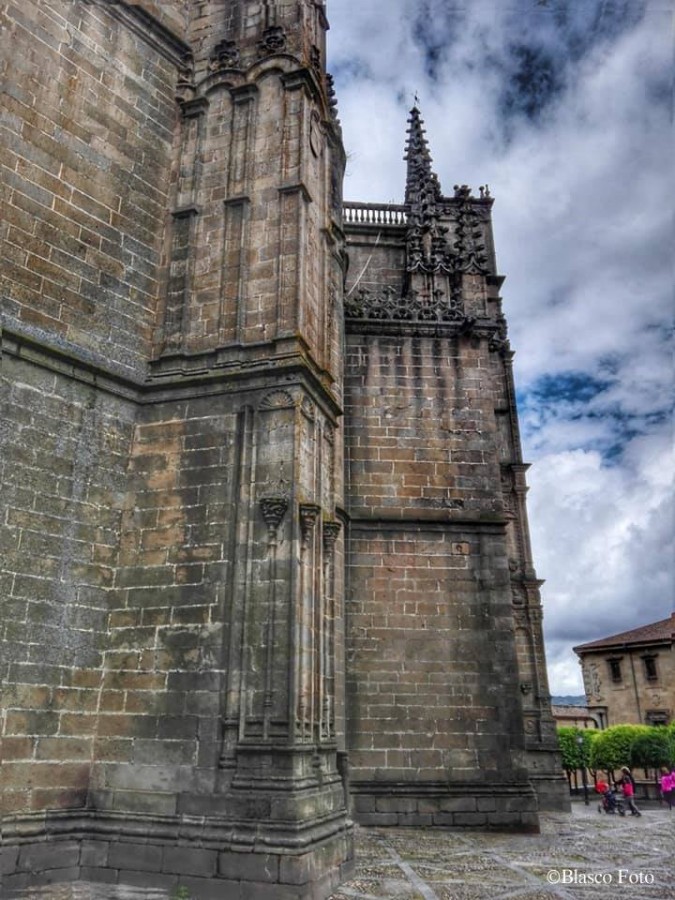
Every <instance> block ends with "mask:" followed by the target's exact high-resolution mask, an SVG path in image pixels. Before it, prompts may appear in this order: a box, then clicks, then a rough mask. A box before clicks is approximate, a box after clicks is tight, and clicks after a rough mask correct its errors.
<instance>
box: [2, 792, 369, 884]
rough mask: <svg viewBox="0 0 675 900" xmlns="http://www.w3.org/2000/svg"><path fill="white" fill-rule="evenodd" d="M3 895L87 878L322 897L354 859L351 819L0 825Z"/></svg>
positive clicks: (54, 819) (58, 820)
mask: <svg viewBox="0 0 675 900" xmlns="http://www.w3.org/2000/svg"><path fill="white" fill-rule="evenodd" d="M4 830H5V837H4V840H5V844H4V847H3V850H2V870H3V897H8V898H9V897H12V896H16V895H18V894H19V893H20V892H21V891H23V890H24V889H25V888H27V887H30V886H34V885H41V884H51V883H59V882H69V881H70V882H73V881H87V882H105V883H109V884H128V885H136V886H139V887H154V888H159V889H165V890H167V891H168V892H169V893H171V892H172V891H174V890H176V889H178V888H185V889H186V890H187V891H189V894H190V897H191V898H193V900H212V898H213V900H216V898H217V900H222V898H223V897H227V898H228V900H325V898H326V897H329V896H330V894H331V893H333V892H334V891H335V889H336V888H337V886H338V885H339V884H340V882H341V881H343V880H345V879H346V878H348V877H349V876H350V874H351V871H352V866H353V837H352V826H351V823H350V822H346V821H345V819H344V816H342V819H341V820H340V819H339V818H336V819H334V820H333V821H332V822H323V823H321V825H320V826H313V827H311V828H298V829H296V830H293V829H292V828H290V827H289V829H288V830H287V831H286V832H285V833H284V832H283V831H282V829H278V830H277V833H276V834H271V833H270V834H265V833H264V829H261V831H260V832H259V834H258V836H257V838H256V840H255V842H252V841H251V839H250V833H249V834H247V835H245V834H240V833H239V832H238V829H237V826H236V824H233V823H229V824H228V823H227V822H225V821H224V820H222V819H221V820H217V819H211V820H209V819H203V818H202V819H199V820H196V819H191V818H190V817H159V816H157V817H143V816H138V815H137V816H134V815H128V814H127V815H126V816H121V815H120V816H117V815H111V814H106V813H103V814H102V813H99V812H95V813H93V812H87V811H83V810H72V811H68V812H62V813H59V814H48V815H47V816H46V817H45V816H44V815H42V816H40V817H33V816H24V817H21V818H17V819H15V820H14V821H13V822H7V823H6V826H5V828H4Z"/></svg>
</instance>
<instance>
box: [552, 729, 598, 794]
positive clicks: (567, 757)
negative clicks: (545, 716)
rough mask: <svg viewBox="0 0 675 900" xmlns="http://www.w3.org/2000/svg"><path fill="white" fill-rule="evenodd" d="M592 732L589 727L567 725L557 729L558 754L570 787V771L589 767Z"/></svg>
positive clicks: (574, 771) (573, 771)
mask: <svg viewBox="0 0 675 900" xmlns="http://www.w3.org/2000/svg"><path fill="white" fill-rule="evenodd" d="M594 733H595V732H594V731H592V730H591V729H586V728H573V727H571V726H567V725H563V726H562V728H559V729H558V743H559V745H560V754H561V756H562V764H563V769H564V770H565V772H566V774H567V780H568V782H569V785H570V789H571V788H572V773H576V772H577V771H578V770H579V769H584V768H586V769H587V768H588V767H589V764H590V759H591V744H592V740H593V737H592V736H593V734H594ZM579 738H581V740H579Z"/></svg>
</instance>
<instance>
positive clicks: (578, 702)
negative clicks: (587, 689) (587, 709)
mask: <svg viewBox="0 0 675 900" xmlns="http://www.w3.org/2000/svg"><path fill="white" fill-rule="evenodd" d="M551 703H552V704H553V706H586V697H585V696H584V695H583V694H582V695H581V696H580V697H573V696H571V695H570V696H560V697H551Z"/></svg>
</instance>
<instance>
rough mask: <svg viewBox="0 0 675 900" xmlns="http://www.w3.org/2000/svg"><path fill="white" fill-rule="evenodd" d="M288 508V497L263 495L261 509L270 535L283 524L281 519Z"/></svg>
mask: <svg viewBox="0 0 675 900" xmlns="http://www.w3.org/2000/svg"><path fill="white" fill-rule="evenodd" d="M287 509H288V498H287V497H261V498H260V510H261V512H262V517H263V519H264V520H265V524H266V525H267V528H268V530H269V533H270V537H272V536H273V535H274V533H275V532H276V530H277V528H278V527H279V525H280V524H281V520H282V519H283V517H284V516H285V515H286V510H287Z"/></svg>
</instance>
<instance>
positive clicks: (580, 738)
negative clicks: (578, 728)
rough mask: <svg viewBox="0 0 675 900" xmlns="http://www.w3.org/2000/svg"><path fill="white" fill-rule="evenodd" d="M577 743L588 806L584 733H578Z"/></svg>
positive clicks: (585, 800)
mask: <svg viewBox="0 0 675 900" xmlns="http://www.w3.org/2000/svg"><path fill="white" fill-rule="evenodd" d="M577 744H578V745H579V754H580V756H581V780H582V783H583V785H584V803H585V804H586V806H588V804H589V799H588V782H587V781H586V754H585V753H584V736H583V734H578V735H577Z"/></svg>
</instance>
